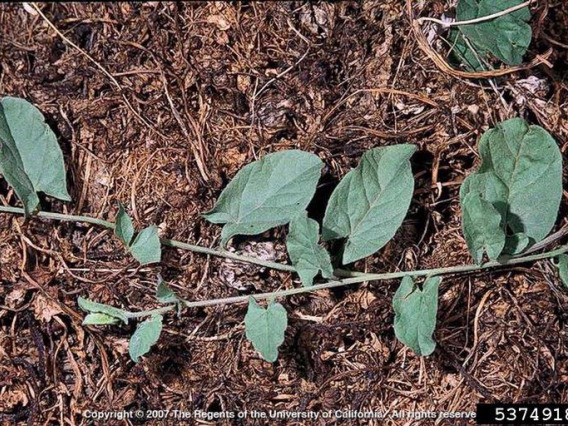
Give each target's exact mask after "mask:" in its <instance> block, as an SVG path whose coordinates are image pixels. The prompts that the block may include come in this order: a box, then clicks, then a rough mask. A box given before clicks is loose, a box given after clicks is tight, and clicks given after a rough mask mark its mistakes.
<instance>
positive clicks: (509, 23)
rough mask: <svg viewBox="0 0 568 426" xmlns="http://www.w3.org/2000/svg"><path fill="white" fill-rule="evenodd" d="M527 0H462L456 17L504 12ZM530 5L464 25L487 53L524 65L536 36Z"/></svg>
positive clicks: (477, 46) (475, 43)
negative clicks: (526, 55) (532, 24)
mask: <svg viewBox="0 0 568 426" xmlns="http://www.w3.org/2000/svg"><path fill="white" fill-rule="evenodd" d="M522 2H523V0H499V1H495V0H459V2H458V6H457V13H456V20H457V21H458V22H459V21H468V20H471V19H476V18H481V17H484V16H489V15H493V14H495V13H498V12H502V11H504V10H506V9H509V8H511V7H514V6H518V5H519V4H521V3H522ZM530 19H531V14H530V11H529V8H528V7H525V8H522V9H520V10H517V11H515V12H512V13H507V14H505V15H503V16H500V17H497V18H494V19H491V20H488V21H485V22H479V23H476V24H470V25H460V26H459V27H458V29H459V31H460V32H462V33H463V34H464V35H465V36H466V37H467V38H468V40H469V42H470V43H471V44H472V46H473V47H474V48H475V50H476V51H478V52H480V53H481V54H483V53H484V52H491V53H492V54H493V55H495V56H496V57H497V58H499V59H500V60H501V61H503V62H504V63H506V64H507V65H520V64H521V63H522V62H523V56H524V54H525V53H526V51H527V49H528V47H529V45H530V42H531V38H532V29H531V26H530V25H529V24H528V23H527V22H528V21H529V20H530Z"/></svg>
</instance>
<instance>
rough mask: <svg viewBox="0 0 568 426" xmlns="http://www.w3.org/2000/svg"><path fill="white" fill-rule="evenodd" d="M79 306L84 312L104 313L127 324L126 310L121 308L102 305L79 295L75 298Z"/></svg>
mask: <svg viewBox="0 0 568 426" xmlns="http://www.w3.org/2000/svg"><path fill="white" fill-rule="evenodd" d="M77 302H78V304H79V307H80V308H81V309H82V310H84V311H85V312H89V313H91V314H105V315H108V316H111V317H114V318H117V319H119V320H121V321H122V322H124V323H125V324H128V316H127V315H126V312H125V311H123V310H122V309H118V308H115V307H114V306H109V305H104V304H102V303H97V302H93V301H92V300H89V299H84V298H82V297H79V299H77Z"/></svg>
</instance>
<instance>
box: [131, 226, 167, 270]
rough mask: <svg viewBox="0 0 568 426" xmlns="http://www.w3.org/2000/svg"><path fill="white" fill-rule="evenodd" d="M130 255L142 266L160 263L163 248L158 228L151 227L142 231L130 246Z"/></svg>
mask: <svg viewBox="0 0 568 426" xmlns="http://www.w3.org/2000/svg"><path fill="white" fill-rule="evenodd" d="M130 253H132V256H134V258H135V259H136V260H137V261H138V262H140V264H141V265H148V264H150V263H158V262H160V261H161V260H162V247H161V243H160V237H159V236H158V228H156V227H155V226H149V227H148V228H145V229H143V230H142V231H140V232H139V233H138V235H137V236H136V239H135V240H134V242H133V243H132V245H131V246H130Z"/></svg>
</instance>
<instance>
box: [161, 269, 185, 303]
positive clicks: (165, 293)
mask: <svg viewBox="0 0 568 426" xmlns="http://www.w3.org/2000/svg"><path fill="white" fill-rule="evenodd" d="M156 299H158V302H160V303H178V302H180V298H179V297H177V296H176V294H175V293H174V291H173V290H172V289H171V288H170V287H168V285H167V284H166V282H165V281H164V279H163V278H162V276H161V275H158V285H157V287H156Z"/></svg>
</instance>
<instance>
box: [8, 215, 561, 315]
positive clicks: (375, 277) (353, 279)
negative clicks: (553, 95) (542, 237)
mask: <svg viewBox="0 0 568 426" xmlns="http://www.w3.org/2000/svg"><path fill="white" fill-rule="evenodd" d="M0 213H12V214H20V215H23V214H24V209H22V208H18V207H7V206H0ZM36 216H37V217H41V218H45V219H51V220H59V221H67V222H85V223H91V224H94V225H99V226H103V227H105V228H108V229H114V227H115V224H114V223H112V222H109V221H106V220H102V219H97V218H93V217H89V216H76V215H67V214H62V213H51V212H38V213H37V214H36ZM161 242H162V244H163V245H165V246H168V247H173V248H178V249H182V250H188V251H193V252H196V253H202V254H207V255H212V256H218V257H224V258H228V259H233V260H236V261H239V262H245V263H252V264H257V265H259V266H263V267H267V268H271V269H277V270H280V271H287V272H295V271H296V269H295V268H294V267H293V266H291V265H285V264H282V263H277V262H271V261H266V260H262V259H257V258H254V257H250V256H243V255H239V254H236V253H232V252H229V251H226V250H216V249H212V248H208V247H203V246H198V245H193V244H187V243H184V242H181V241H176V240H169V239H162V240H161ZM564 253H568V244H567V245H563V246H560V247H558V248H557V249H555V250H551V251H547V252H544V253H539V254H531V255H528V256H521V257H511V258H501V259H499V260H493V261H489V262H486V263H483V264H480V265H475V264H474V265H459V266H450V267H445V268H432V269H419V270H414V271H399V272H386V273H380V274H374V273H365V272H357V271H346V270H343V269H336V270H335V271H334V273H335V275H336V276H337V277H338V278H341V279H337V280H332V281H328V282H325V283H322V284H315V285H313V286H310V287H297V288H291V289H287V290H278V291H272V292H266V293H258V294H252V295H243V296H233V297H225V298H220V299H209V300H202V301H188V300H183V299H180V302H179V303H180V304H182V305H184V306H185V307H187V308H198V307H206V306H216V305H227V304H234V303H243V302H247V301H248V300H249V299H250V298H251V297H254V299H256V300H266V299H276V298H279V297H286V296H292V295H295V294H301V293H308V292H313V291H318V290H324V289H329V288H335V287H343V286H347V285H350V284H357V283H362V282H366V281H385V280H393V279H398V278H403V277H405V276H411V277H428V276H434V275H456V274H461V273H466V272H480V271H484V270H487V269H491V268H499V267H505V266H511V265H518V264H522V263H529V262H534V261H537V260H543V259H550V258H553V257H556V256H559V255H561V254H564ZM177 306H178V305H177V304H171V305H167V306H164V307H161V308H157V309H151V310H147V311H139V312H126V316H127V317H128V318H141V317H146V316H151V315H157V314H162V313H165V312H168V311H172V310H174V309H176V307H177Z"/></svg>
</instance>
